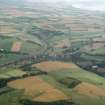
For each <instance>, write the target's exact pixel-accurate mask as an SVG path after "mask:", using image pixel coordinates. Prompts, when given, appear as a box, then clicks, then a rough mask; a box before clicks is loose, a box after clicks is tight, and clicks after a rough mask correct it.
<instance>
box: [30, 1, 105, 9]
mask: <svg viewBox="0 0 105 105" xmlns="http://www.w3.org/2000/svg"><path fill="white" fill-rule="evenodd" d="M28 1H30V2H34V1H36V0H28ZM40 1H46V2H48V1H49V2H58V1H59V2H68V3H70V4H72V5H73V6H74V7H77V8H81V9H87V10H99V11H105V0H40Z"/></svg>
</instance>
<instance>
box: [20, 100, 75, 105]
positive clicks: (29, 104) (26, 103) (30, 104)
mask: <svg viewBox="0 0 105 105" xmlns="http://www.w3.org/2000/svg"><path fill="white" fill-rule="evenodd" d="M20 103H21V104H22V105H77V104H75V103H73V102H69V101H56V102H35V101H31V100H20Z"/></svg>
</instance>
